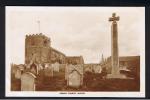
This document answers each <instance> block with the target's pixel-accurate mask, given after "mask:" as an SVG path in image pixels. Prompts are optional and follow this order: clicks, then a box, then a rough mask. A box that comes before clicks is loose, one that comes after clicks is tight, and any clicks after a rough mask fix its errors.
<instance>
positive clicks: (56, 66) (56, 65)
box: [52, 62, 60, 72]
mask: <svg viewBox="0 0 150 100" xmlns="http://www.w3.org/2000/svg"><path fill="white" fill-rule="evenodd" d="M59 66H60V65H59V63H58V62H56V63H54V64H52V67H53V70H54V72H59Z"/></svg>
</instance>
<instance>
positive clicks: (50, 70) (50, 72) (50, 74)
mask: <svg viewBox="0 0 150 100" xmlns="http://www.w3.org/2000/svg"><path fill="white" fill-rule="evenodd" d="M44 73H45V76H48V77H53V67H52V66H51V65H50V64H46V65H45V69H44Z"/></svg>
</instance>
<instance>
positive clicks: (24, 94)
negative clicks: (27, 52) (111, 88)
mask: <svg viewBox="0 0 150 100" xmlns="http://www.w3.org/2000/svg"><path fill="white" fill-rule="evenodd" d="M87 8H89V7H87ZM144 8H145V7H144ZM5 30H6V29H5ZM6 33H7V32H6ZM8 37H9V36H8V34H6V38H5V40H6V41H5V43H6V59H5V61H6V62H5V64H6V68H5V69H6V73H5V96H6V97H145V34H141V44H140V45H141V48H140V53H141V54H140V92H83V91H81V92H66V91H64V92H63V91H60V92H39V91H34V92H25V91H21V92H20V91H19V92H14V91H10V63H11V62H10V59H9V58H10V55H9V53H11V48H10V46H9V44H8V42H7V40H8ZM60 93H66V94H60ZM70 93H75V94H70ZM78 93H84V94H78Z"/></svg>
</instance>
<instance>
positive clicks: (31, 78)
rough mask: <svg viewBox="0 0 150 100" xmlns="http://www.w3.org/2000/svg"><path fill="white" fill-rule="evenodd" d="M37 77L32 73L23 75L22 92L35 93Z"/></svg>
mask: <svg viewBox="0 0 150 100" xmlns="http://www.w3.org/2000/svg"><path fill="white" fill-rule="evenodd" d="M35 80H36V76H35V75H34V74H33V73H31V72H25V73H23V74H22V75H21V91H35Z"/></svg>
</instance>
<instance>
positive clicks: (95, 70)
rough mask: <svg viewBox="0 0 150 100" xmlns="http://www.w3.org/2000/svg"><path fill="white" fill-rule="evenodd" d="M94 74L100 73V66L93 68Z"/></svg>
mask: <svg viewBox="0 0 150 100" xmlns="http://www.w3.org/2000/svg"><path fill="white" fill-rule="evenodd" d="M93 69H94V73H101V71H102V67H101V66H100V65H95V66H93Z"/></svg>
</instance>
